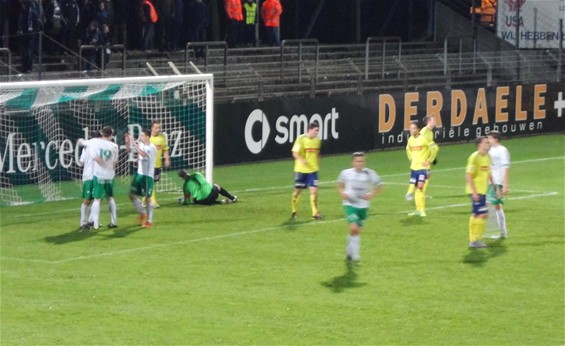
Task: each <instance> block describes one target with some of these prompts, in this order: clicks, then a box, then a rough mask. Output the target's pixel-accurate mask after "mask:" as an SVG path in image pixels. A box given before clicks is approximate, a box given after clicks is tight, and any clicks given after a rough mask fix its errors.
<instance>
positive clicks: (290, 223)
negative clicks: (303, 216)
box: [281, 219, 311, 231]
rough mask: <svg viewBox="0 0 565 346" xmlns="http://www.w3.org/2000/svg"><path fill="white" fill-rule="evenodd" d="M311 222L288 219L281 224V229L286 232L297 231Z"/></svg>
mask: <svg viewBox="0 0 565 346" xmlns="http://www.w3.org/2000/svg"><path fill="white" fill-rule="evenodd" d="M310 222H311V221H310V220H308V221H306V220H304V221H297V220H294V219H288V220H286V221H285V222H283V223H281V227H282V228H283V229H284V230H285V231H296V229H297V228H299V227H302V226H304V225H305V224H307V223H310Z"/></svg>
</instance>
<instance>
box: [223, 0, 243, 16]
mask: <svg viewBox="0 0 565 346" xmlns="http://www.w3.org/2000/svg"><path fill="white" fill-rule="evenodd" d="M225 1H226V14H227V15H228V18H229V19H233V20H237V21H242V20H243V9H242V7H241V0H225Z"/></svg>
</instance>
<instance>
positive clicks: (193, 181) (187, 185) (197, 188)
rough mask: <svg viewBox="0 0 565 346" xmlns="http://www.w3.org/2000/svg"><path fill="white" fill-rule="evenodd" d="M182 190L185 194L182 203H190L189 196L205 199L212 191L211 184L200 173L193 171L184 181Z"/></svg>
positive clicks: (198, 199)
mask: <svg viewBox="0 0 565 346" xmlns="http://www.w3.org/2000/svg"><path fill="white" fill-rule="evenodd" d="M182 191H183V193H184V195H185V201H184V204H188V203H190V198H194V199H195V200H197V201H200V200H203V199H206V197H208V196H209V195H210V192H211V191H212V184H210V183H209V182H208V181H207V180H206V178H204V176H203V175H202V174H200V173H199V172H195V173H192V174H190V175H189V176H188V179H187V180H185V181H184V184H183V186H182ZM189 197H190V198H189Z"/></svg>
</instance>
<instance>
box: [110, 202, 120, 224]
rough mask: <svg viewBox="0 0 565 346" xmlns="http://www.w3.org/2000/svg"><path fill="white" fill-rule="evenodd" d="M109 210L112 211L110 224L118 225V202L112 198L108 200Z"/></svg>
mask: <svg viewBox="0 0 565 346" xmlns="http://www.w3.org/2000/svg"><path fill="white" fill-rule="evenodd" d="M108 209H110V220H111V221H110V222H111V223H112V225H117V224H118V215H117V212H116V201H115V200H114V198H112V197H110V198H108Z"/></svg>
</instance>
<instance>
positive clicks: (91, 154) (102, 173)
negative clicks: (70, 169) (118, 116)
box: [79, 122, 237, 231]
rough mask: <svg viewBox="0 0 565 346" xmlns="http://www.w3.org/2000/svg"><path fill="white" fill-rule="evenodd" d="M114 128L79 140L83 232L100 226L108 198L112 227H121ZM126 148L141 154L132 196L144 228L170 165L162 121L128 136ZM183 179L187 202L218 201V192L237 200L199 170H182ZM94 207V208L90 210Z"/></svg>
mask: <svg viewBox="0 0 565 346" xmlns="http://www.w3.org/2000/svg"><path fill="white" fill-rule="evenodd" d="M113 135H114V130H113V129H112V127H111V126H105V127H104V128H102V130H101V131H100V132H98V133H95V135H94V136H93V138H92V139H89V140H83V139H81V140H79V145H81V146H83V147H84V149H83V151H82V154H81V157H80V161H81V163H82V164H83V176H82V180H83V189H82V198H83V202H82V205H81V209H80V229H81V230H82V231H88V230H98V229H99V228H100V202H101V200H102V199H103V198H106V199H107V201H108V207H109V210H110V224H108V228H116V227H118V223H117V213H116V201H115V199H114V177H115V167H116V165H117V162H118V157H119V148H118V145H117V144H116V143H114V141H113V140H112V138H113ZM125 143H126V150H127V152H128V153H132V152H133V153H135V154H137V171H136V174H135V176H134V177H133V179H132V181H131V184H130V191H129V198H130V200H131V202H132V203H133V205H134V207H135V209H136V211H137V214H138V219H139V224H140V226H141V227H143V228H149V227H152V226H153V211H154V209H155V208H159V204H158V203H157V200H156V196H155V189H154V186H155V182H157V181H159V180H160V178H161V173H162V169H163V163H164V165H165V167H170V165H171V162H170V157H169V147H168V144H167V138H166V137H165V135H164V134H163V133H161V124H160V123H159V122H153V123H152V124H151V130H149V129H143V130H141V132H140V134H139V139H138V141H136V140H134V138H132V136H131V135H130V134H126V135H125ZM179 176H180V177H181V178H182V179H183V197H182V203H181V204H183V205H188V204H215V203H220V202H223V200H222V201H218V200H217V198H218V195H220V194H221V195H223V196H226V197H227V198H228V200H227V201H229V202H237V196H233V195H231V194H230V193H229V192H227V191H226V190H225V189H223V188H222V187H220V186H219V185H217V184H211V183H209V182H207V181H206V179H205V178H204V177H203V176H202V175H201V174H200V173H198V172H195V173H193V174H189V173H187V172H186V171H185V170H181V171H179ZM89 209H90V211H89Z"/></svg>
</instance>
